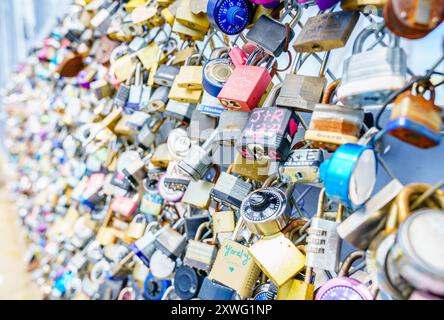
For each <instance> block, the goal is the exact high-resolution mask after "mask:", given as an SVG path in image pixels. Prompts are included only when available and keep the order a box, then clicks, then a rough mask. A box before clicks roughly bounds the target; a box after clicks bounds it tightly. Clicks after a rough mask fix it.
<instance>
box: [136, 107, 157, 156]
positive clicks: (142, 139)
mask: <svg viewBox="0 0 444 320" xmlns="http://www.w3.org/2000/svg"><path fill="white" fill-rule="evenodd" d="M163 121H164V118H163V117H162V115H160V114H153V115H152V116H151V117H150V118H149V119H148V121H147V122H146V123H145V124H144V125H143V127H142V130H140V132H139V134H138V135H137V137H136V143H137V144H138V145H139V146H140V147H141V148H144V149H148V148H149V147H150V146H151V145H152V144H153V142H154V139H155V134H156V132H157V130H159V127H160V126H161V125H162V123H163Z"/></svg>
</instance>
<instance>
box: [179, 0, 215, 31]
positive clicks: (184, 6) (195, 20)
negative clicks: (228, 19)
mask: <svg viewBox="0 0 444 320" xmlns="http://www.w3.org/2000/svg"><path fill="white" fill-rule="evenodd" d="M190 4H191V0H181V1H180V4H179V7H178V8H177V12H176V20H177V21H179V22H180V23H181V24H183V25H185V26H187V27H188V28H191V29H194V30H197V31H200V32H203V33H206V32H207V31H208V29H209V28H210V21H209V20H208V18H207V16H206V15H196V14H194V13H193V12H192V11H191V6H190Z"/></svg>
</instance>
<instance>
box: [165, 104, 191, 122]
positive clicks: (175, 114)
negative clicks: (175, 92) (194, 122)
mask: <svg viewBox="0 0 444 320" xmlns="http://www.w3.org/2000/svg"><path fill="white" fill-rule="evenodd" d="M195 106H196V105H195V104H193V103H186V102H179V101H175V100H169V101H168V103H167V106H166V108H165V116H167V117H169V118H171V119H174V120H176V121H178V122H180V123H182V124H185V125H188V124H189V123H190V121H191V115H192V113H193V110H194V108H195Z"/></svg>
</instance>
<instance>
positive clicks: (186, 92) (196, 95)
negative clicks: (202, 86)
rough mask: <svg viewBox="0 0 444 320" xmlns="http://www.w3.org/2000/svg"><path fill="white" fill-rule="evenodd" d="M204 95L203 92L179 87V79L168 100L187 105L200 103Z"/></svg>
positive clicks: (175, 82)
mask: <svg viewBox="0 0 444 320" xmlns="http://www.w3.org/2000/svg"><path fill="white" fill-rule="evenodd" d="M201 95H202V90H190V89H186V88H181V87H179V84H178V82H177V77H176V79H175V80H174V82H173V86H172V87H171V90H170V93H169V95H168V98H169V99H171V100H175V101H179V102H185V103H198V102H199V101H200V97H201Z"/></svg>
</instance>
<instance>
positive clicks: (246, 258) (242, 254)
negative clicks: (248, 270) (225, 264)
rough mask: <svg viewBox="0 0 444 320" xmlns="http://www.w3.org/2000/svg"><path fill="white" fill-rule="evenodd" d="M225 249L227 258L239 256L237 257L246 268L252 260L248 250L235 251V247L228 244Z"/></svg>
mask: <svg viewBox="0 0 444 320" xmlns="http://www.w3.org/2000/svg"><path fill="white" fill-rule="evenodd" d="M224 249H225V253H224V256H225V257H228V256H237V257H239V259H241V260H242V265H243V266H246V265H247V263H248V261H250V260H251V257H250V255H249V254H248V252H247V251H246V250H244V249H242V250H235V249H234V248H233V246H232V245H230V244H226V245H225V246H224Z"/></svg>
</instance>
